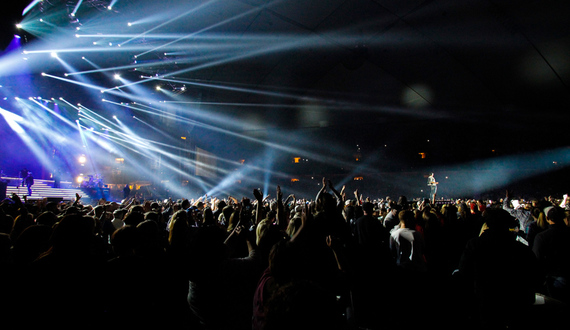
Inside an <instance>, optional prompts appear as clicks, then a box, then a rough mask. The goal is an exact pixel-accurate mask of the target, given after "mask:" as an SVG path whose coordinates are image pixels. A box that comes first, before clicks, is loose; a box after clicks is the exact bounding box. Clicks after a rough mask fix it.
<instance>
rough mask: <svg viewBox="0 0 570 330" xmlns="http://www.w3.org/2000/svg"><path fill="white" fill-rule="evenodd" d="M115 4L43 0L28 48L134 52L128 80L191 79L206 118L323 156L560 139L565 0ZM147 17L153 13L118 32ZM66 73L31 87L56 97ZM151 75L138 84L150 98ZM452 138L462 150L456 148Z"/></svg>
mask: <svg viewBox="0 0 570 330" xmlns="http://www.w3.org/2000/svg"><path fill="white" fill-rule="evenodd" d="M109 2H110V1H96V0H91V1H87V0H85V1H83V3H82V4H81V6H80V7H79V8H78V11H77V13H76V17H77V18H78V19H79V22H74V21H73V18H72V17H70V16H69V15H68V14H69V13H70V12H71V11H72V10H73V9H74V8H75V5H76V4H77V1H57V0H51V1H44V2H43V4H42V6H43V7H42V8H39V7H38V6H39V5H38V6H36V7H35V8H33V9H32V11H30V12H29V13H28V14H27V15H26V19H28V20H30V21H32V20H33V19H36V20H37V19H39V18H41V17H45V18H46V19H47V20H51V22H54V24H56V25H58V26H59V28H58V29H51V30H50V29H47V30H46V28H45V27H44V28H36V29H33V28H31V29H28V31H27V32H26V33H27V34H28V39H29V42H28V45H27V46H26V47H27V49H29V50H43V51H46V50H49V49H53V48H56V49H73V51H68V52H65V53H61V52H60V56H61V57H62V59H64V60H66V61H68V62H69V63H71V64H72V65H73V66H74V67H75V69H76V70H78V71H82V70H89V69H92V67H89V66H88V65H87V64H86V63H85V62H84V61H81V60H80V58H81V57H82V56H88V57H89V58H90V59H92V60H93V62H95V63H98V64H99V65H101V66H102V67H104V68H113V67H119V66H128V65H133V64H134V63H135V61H136V63H137V64H140V65H141V66H140V67H138V68H137V70H134V69H133V67H130V68H129V69H125V70H122V72H121V74H122V75H123V77H125V78H128V79H130V80H131V81H135V80H137V79H139V75H140V74H141V73H142V74H143V75H158V76H161V77H163V78H166V79H171V80H175V81H176V82H170V83H166V84H167V87H168V85H170V87H171V88H173V90H175V89H176V88H180V86H182V85H183V82H185V83H184V85H185V86H186V87H187V90H186V91H185V93H183V94H181V95H182V96H183V97H186V98H187V99H186V100H194V101H196V102H198V103H202V104H203V105H202V107H201V110H204V111H206V110H207V111H209V112H208V114H209V115H208V116H212V117H213V116H219V118H229V119H230V120H229V121H228V122H223V120H219V121H208V119H204V118H202V119H204V120H206V121H208V122H209V123H212V124H214V125H218V126H220V127H222V128H227V129H230V130H232V131H239V132H249V133H248V134H252V135H253V136H259V137H262V138H264V139H268V136H271V134H272V133H271V132H270V131H267V129H268V128H273V129H275V130H277V131H279V132H285V133H291V134H285V135H284V136H285V137H287V138H291V137H292V136H295V137H296V138H301V139H305V141H306V140H307V139H316V140H314V141H312V142H311V143H306V144H300V145H301V146H303V145H307V144H309V145H310V144H323V143H322V141H325V143H329V149H328V151H327V149H325V150H324V151H321V152H330V149H335V148H339V149H341V148H344V147H346V148H347V150H350V148H352V147H354V146H355V145H356V144H359V145H361V146H366V148H367V149H368V150H373V149H375V148H379V147H380V146H384V145H385V144H392V145H393V144H395V143H397V144H399V145H401V146H402V148H404V149H406V148H412V149H413V146H417V145H421V146H422V147H421V148H425V147H424V145H425V144H426V141H427V140H429V139H431V143H432V145H433V144H435V143H438V144H439V147H437V148H433V149H434V151H433V152H434V153H436V154H437V153H439V154H440V156H441V157H444V156H445V157H447V158H448V159H447V160H450V161H451V160H453V159H456V158H457V159H461V158H462V157H463V156H464V155H472V156H473V157H480V156H482V155H484V154H485V152H487V151H488V150H487V149H491V148H490V146H492V148H493V149H501V148H503V149H508V148H512V152H521V151H525V150H526V149H543V148H546V147H547V146H552V145H566V142H565V141H564V140H565V137H564V134H563V133H562V132H563V130H564V129H565V123H566V121H567V119H568V115H567V109H568V101H570V99H569V98H570V56H568V55H569V54H570V33H569V32H570V30H569V29H570V24H568V17H570V2H568V1H521V0H518V1H491V0H467V1H451V0H431V1H430V0H426V1H419V0H417V1H414V0H411V1H388V0H350V1H344V0H328V1H322V0H289V1H266V0H258V1H255V0H241V1H239V0H234V1H176V0H169V1H140V0H139V1H134V0H129V1H128V0H119V1H117V2H116V3H115V5H114V7H113V8H112V10H108V9H107V8H106V7H107V6H108V4H109ZM22 7H23V6H22ZM20 12H21V9H20ZM13 17H14V16H13ZM19 19H21V17H20V18H19ZM142 19H149V22H148V23H144V24H140V25H135V24H133V25H132V26H127V22H136V21H138V20H142ZM14 20H16V21H18V19H14V18H12V20H11V21H9V22H10V24H12V22H13V21H14ZM36 24H38V23H36ZM77 27H80V28H81V29H80V30H77V31H75V29H76V28H77ZM25 30H26V29H25ZM61 31H65V32H61ZM75 33H78V34H85V35H97V34H99V35H100V37H97V38H96V37H93V36H92V37H89V38H84V37H81V38H73V35H74V34H75ZM111 34H113V35H112V36H111ZM93 41H96V42H97V46H94V45H93ZM119 43H123V44H122V47H121V48H117V47H116V46H117V45H118V44H119ZM111 44H112V45H113V46H112V47H111V46H109V47H107V46H106V45H111ZM100 45H105V47H103V46H100ZM96 47H100V48H96ZM86 54H87V55H86ZM135 55H138V56H137V57H136V58H135V57H134V56H135ZM42 56H43V57H42ZM29 57H30V61H29V62H32V61H34V63H29V64H28V65H29V66H30V69H31V70H32V71H33V72H35V73H36V74H39V73H40V72H44V71H45V72H48V73H51V74H54V75H61V74H62V73H64V72H66V71H65V70H64V69H62V67H61V66H59V64H57V62H54V61H51V62H50V61H48V60H47V59H46V58H47V55H46V54H35V57H34V56H32V55H30V56H29ZM150 63H152V65H151V64H150ZM5 76H6V74H5ZM90 77H91V78H90V79H92V81H94V82H97V83H98V84H100V85H102V86H110V87H112V85H109V84H113V82H109V81H108V80H109V79H108V77H105V76H103V75H100V74H99V75H98V74H92V75H91V76H90ZM39 80H41V79H39ZM59 83H60V82H54V81H51V80H50V83H49V84H48V85H47V86H40V87H38V88H39V89H40V90H42V91H44V92H46V93H48V94H49V93H53V92H52V91H51V89H52V88H53V86H54V84H59ZM155 83H156V82H155V81H149V82H147V83H141V84H140V85H141V86H146V87H148V89H147V90H148V94H149V95H154V96H157V94H158V93H157V92H156V91H154V89H153V85H154V84H155ZM38 85H40V84H38ZM66 89H67V90H68V91H71V92H69V93H71V94H72V96H66V97H69V98H73V97H75V98H76V99H78V100H77V101H78V102H88V101H85V100H82V99H80V96H79V92H78V91H77V86H71V85H70V84H65V83H64V85H62V87H60V88H58V90H59V91H60V92H64V91H63V90H66ZM64 93H65V92H64ZM48 97H49V95H48ZM157 97H158V96H157ZM117 98H118V99H120V96H117ZM121 101H122V100H121ZM125 101H128V98H127V99H126V100H125ZM208 104H209V105H210V106H208ZM246 105H247V106H246ZM94 107H96V106H94ZM232 119H234V120H233V121H232ZM197 120H201V119H199V118H198V119H197ZM259 132H261V133H259ZM268 132H269V133H268ZM273 138H275V136H273ZM296 141H298V140H293V139H291V140H289V141H287V140H286V141H284V143H296ZM306 142H307V141H306ZM434 142H435V143H434ZM241 146H243V144H241ZM458 148H459V149H462V148H464V149H463V150H465V152H454V153H453V154H451V153H450V150H449V149H453V150H457V149H458ZM436 150H438V151H436ZM218 151H219V152H222V150H218ZM510 151H511V150H507V151H506V152H510ZM223 152H226V151H223ZM414 154H415V151H414ZM465 157H466V158H469V157H468V156H465Z"/></svg>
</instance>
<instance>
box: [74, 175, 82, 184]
mask: <svg viewBox="0 0 570 330" xmlns="http://www.w3.org/2000/svg"><path fill="white" fill-rule="evenodd" d="M75 181H76V182H77V183H78V184H81V183H82V182H83V177H82V176H78V177H77V178H76V179H75Z"/></svg>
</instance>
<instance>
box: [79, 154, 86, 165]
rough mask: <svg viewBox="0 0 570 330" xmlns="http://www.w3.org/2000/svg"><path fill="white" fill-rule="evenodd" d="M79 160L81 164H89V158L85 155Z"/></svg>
mask: <svg viewBox="0 0 570 330" xmlns="http://www.w3.org/2000/svg"><path fill="white" fill-rule="evenodd" d="M77 160H78V161H79V164H85V163H86V162H87V157H85V155H81V156H79V158H78V159H77Z"/></svg>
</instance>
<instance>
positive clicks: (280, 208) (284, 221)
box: [276, 186, 287, 229]
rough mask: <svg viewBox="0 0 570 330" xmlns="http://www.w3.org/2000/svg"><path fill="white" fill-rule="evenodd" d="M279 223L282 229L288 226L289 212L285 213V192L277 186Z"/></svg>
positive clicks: (277, 216)
mask: <svg viewBox="0 0 570 330" xmlns="http://www.w3.org/2000/svg"><path fill="white" fill-rule="evenodd" d="M276 218H277V225H278V226H279V228H280V229H285V228H287V214H285V208H284V206H283V192H281V187H280V186H277V215H276Z"/></svg>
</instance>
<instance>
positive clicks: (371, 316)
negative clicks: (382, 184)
mask: <svg viewBox="0 0 570 330" xmlns="http://www.w3.org/2000/svg"><path fill="white" fill-rule="evenodd" d="M515 204H516V203H515ZM568 206H569V203H567V196H566V195H565V196H564V198H563V199H562V200H555V199H546V198H541V199H537V200H533V201H532V202H529V203H526V204H523V205H520V204H517V205H513V203H512V193H509V192H507V194H506V196H505V198H504V199H503V201H502V202H495V203H488V202H484V201H477V200H458V201H455V202H453V203H447V204H443V205H435V204H432V203H431V202H430V200H428V199H426V200H423V201H408V200H407V198H405V196H401V197H400V198H399V199H398V201H397V202H395V201H391V200H389V199H381V200H374V199H370V198H365V197H364V196H361V195H359V193H358V192H355V195H354V197H352V198H348V196H347V194H346V192H345V189H344V187H343V189H342V190H341V191H340V192H339V191H337V190H336V189H335V188H334V186H333V184H332V183H331V182H330V181H327V180H325V179H323V182H322V185H321V189H320V190H319V191H318V192H316V196H315V198H314V200H304V199H302V200H301V199H296V198H295V196H293V195H290V196H288V197H287V198H284V196H283V192H282V191H281V189H280V187H277V188H276V196H275V198H273V199H269V198H264V196H263V195H262V194H261V193H260V192H259V191H258V190H257V189H254V190H253V193H252V195H251V196H245V197H243V198H242V199H241V200H238V199H237V198H234V197H232V196H229V197H228V198H224V199H218V198H207V197H206V198H200V199H198V200H189V199H181V200H177V201H173V200H170V199H169V200H165V201H138V200H136V199H135V198H127V199H125V200H123V201H122V202H120V203H117V202H108V201H105V200H100V201H98V202H96V203H95V204H94V205H89V204H87V203H84V202H83V201H82V200H81V196H80V195H77V196H76V199H75V201H73V202H69V203H63V202H62V203H55V202H47V201H34V202H32V201H21V200H20V198H19V197H18V196H16V195H12V196H11V198H7V199H5V200H4V201H3V202H2V204H1V205H0V265H1V267H0V269H2V270H1V274H2V281H1V282H0V283H2V295H1V296H0V299H1V301H2V305H1V306H0V308H1V309H0V310H1V312H2V313H1V315H2V320H1V321H0V322H2V323H0V324H1V325H2V328H5V329H12V328H14V329H15V328H19V329H26V328H32V327H37V326H42V327H46V326H49V325H53V326H55V327H58V328H91V327H100V328H102V329H106V328H113V329H114V328H116V329H121V328H126V327H129V328H134V327H145V328H151V327H164V328H169V329H172V328H175V329H254V330H272V329H417V328H418V327H438V328H468V329H506V328H511V329H526V328H536V327H544V328H566V326H567V325H566V324H564V323H563V316H564V313H565V312H566V311H567V309H568V308H567V306H568V303H569V302H570V299H569V297H570V294H569V291H568V290H569V285H568V280H569V279H570V277H569V276H570V227H569V226H568V218H569V214H570V213H569V211H568Z"/></svg>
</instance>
